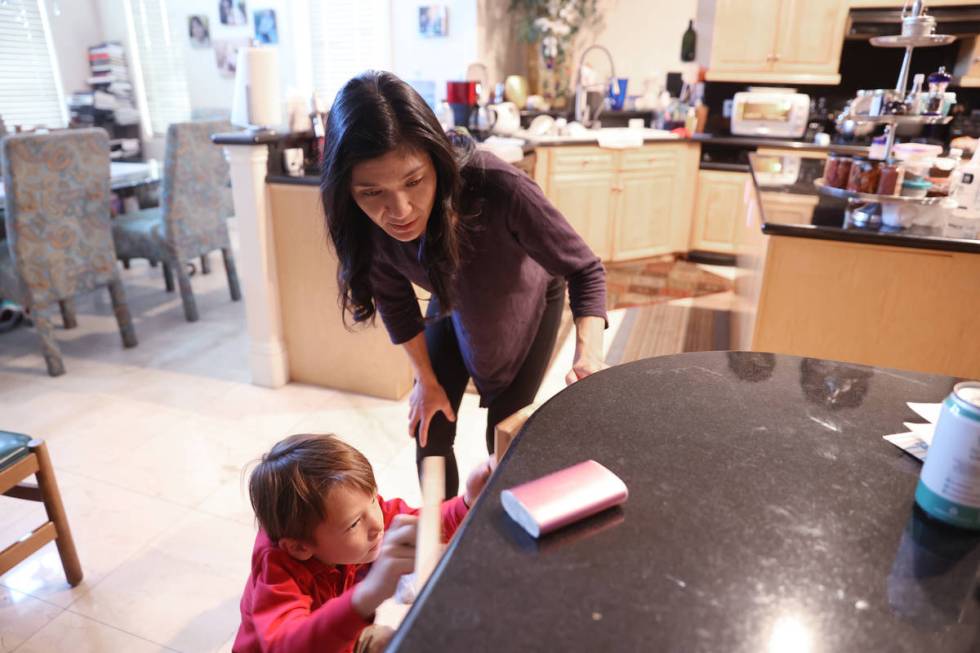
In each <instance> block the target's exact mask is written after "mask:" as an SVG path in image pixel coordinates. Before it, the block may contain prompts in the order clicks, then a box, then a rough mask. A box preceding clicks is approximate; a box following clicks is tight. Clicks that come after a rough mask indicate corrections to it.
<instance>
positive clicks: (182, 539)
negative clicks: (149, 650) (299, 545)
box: [71, 514, 255, 653]
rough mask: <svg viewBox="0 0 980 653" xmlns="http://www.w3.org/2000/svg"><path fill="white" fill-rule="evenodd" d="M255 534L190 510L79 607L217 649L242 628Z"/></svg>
mask: <svg viewBox="0 0 980 653" xmlns="http://www.w3.org/2000/svg"><path fill="white" fill-rule="evenodd" d="M254 539H255V535H254V530H253V529H252V528H249V527H246V526H242V525H240V524H237V523H235V522H230V521H228V520H221V519H217V518H215V517H211V516H209V515H203V514H193V515H190V516H188V517H187V518H185V519H183V520H181V521H180V522H179V523H178V524H177V525H176V526H175V527H174V528H173V529H171V530H170V531H168V532H167V533H165V534H163V535H162V536H160V537H159V538H158V539H157V540H155V541H154V542H153V543H152V544H150V545H149V546H147V547H145V548H144V549H142V550H141V551H140V552H139V553H137V554H136V555H135V556H133V557H131V558H130V559H129V560H127V561H126V562H124V563H123V564H122V565H120V566H119V567H118V568H117V569H116V570H115V571H113V572H112V573H111V574H110V575H109V576H108V577H107V578H106V579H105V580H103V581H102V582H101V583H99V585H98V586H96V587H95V588H93V589H92V591H90V592H89V593H87V594H85V595H84V596H82V597H81V598H79V600H78V601H76V602H75V604H74V605H72V608H71V609H72V610H73V611H74V612H77V613H79V614H82V615H85V616H87V617H90V618H92V619H95V620H98V621H100V622H102V623H107V624H111V625H113V626H115V627H117V628H120V629H122V630H125V631H126V632H130V633H134V634H136V635H138V636H140V637H143V638H145V639H148V640H151V641H154V642H160V643H162V644H165V645H166V646H168V647H170V648H173V649H175V650H178V651H185V652H187V653H196V652H199V651H200V652H208V653H210V652H212V651H215V650H217V649H218V648H219V647H220V646H222V645H223V644H224V642H225V641H226V640H227V639H228V637H230V636H231V635H232V634H233V633H234V632H235V629H236V628H237V627H238V624H239V621H240V613H239V608H238V603H239V600H240V598H241V592H242V589H243V587H244V586H245V581H246V578H247V577H248V569H249V558H250V554H251V548H252V545H253V543H254Z"/></svg>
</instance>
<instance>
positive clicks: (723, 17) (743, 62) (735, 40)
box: [709, 0, 780, 74]
mask: <svg viewBox="0 0 980 653" xmlns="http://www.w3.org/2000/svg"><path fill="white" fill-rule="evenodd" d="M779 5H780V0H718V4H717V5H716V6H715V22H714V30H713V35H712V39H711V63H710V66H709V70H710V72H711V73H712V74H715V73H744V72H759V71H768V70H769V68H770V65H771V63H772V57H773V50H774V46H775V35H776V32H777V31H778V20H779Z"/></svg>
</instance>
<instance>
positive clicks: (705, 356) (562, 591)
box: [388, 352, 980, 653]
mask: <svg viewBox="0 0 980 653" xmlns="http://www.w3.org/2000/svg"><path fill="white" fill-rule="evenodd" d="M953 381H954V380H953V379H951V378H949V377H944V376H934V375H926V374H917V373H903V372H898V371H896V370H889V369H876V368H869V367H863V366H855V365H848V364H843V363H837V362H834V361H827V360H818V359H811V358H798V357H795V356H780V355H773V354H762V353H753V352H702V353H696V354H680V355H677V356H663V357H658V358H651V359H646V360H642V361H638V362H635V363H630V364H627V365H620V366H617V367H614V368H611V369H608V370H604V371H602V372H599V373H597V374H594V375H592V376H590V377H588V378H586V379H583V380H582V381H579V382H578V383H575V384H574V385H572V386H570V387H568V388H567V389H565V390H564V391H562V392H561V393H559V394H558V395H556V396H555V397H554V398H553V399H552V400H551V401H549V402H548V403H546V404H545V405H544V406H542V407H541V408H539V409H538V410H537V411H536V412H535V413H534V414H533V415H532V416H531V418H530V419H529V420H528V422H527V424H526V425H525V427H524V429H523V430H522V431H521V433H520V435H518V437H517V439H516V440H515V441H514V442H513V443H512V444H511V447H510V448H509V449H508V451H507V454H506V456H505V457H504V459H503V460H502V461H501V463H500V465H499V466H498V468H497V470H496V472H495V473H494V475H493V476H492V477H491V479H490V482H489V483H488V485H487V487H486V488H485V489H484V490H483V493H482V494H481V495H480V498H479V499H478V500H477V502H476V503H475V505H474V506H473V509H472V510H471V513H470V514H469V515H468V516H467V519H466V521H465V522H464V524H463V526H462V527H461V529H460V530H459V532H457V534H456V536H455V538H454V540H453V541H452V543H451V544H450V545H449V550H448V552H447V553H446V555H445V556H444V558H443V559H442V561H441V562H440V564H439V565H438V566H437V568H436V570H435V572H434V573H433V576H432V577H431V579H430V580H429V582H428V583H427V585H426V586H425V588H424V589H423V590H422V593H421V595H420V596H419V598H418V599H417V600H416V602H415V604H414V605H413V606H412V609H411V611H410V612H409V613H408V615H407V616H406V618H405V620H404V622H403V623H402V626H401V628H400V629H399V631H398V632H397V634H396V635H395V639H394V640H393V642H392V644H391V646H390V647H389V649H388V650H389V651H397V652H399V653H407V652H410V651H411V652H414V651H467V652H469V653H477V652H482V651H488V652H489V651H494V652H496V651H515V652H516V651H589V652H593V651H610V652H611V651H687V652H691V653H695V652H698V651H731V652H736V653H737V652H741V651H746V652H747V651H777V652H784V651H785V652H789V651H792V652H797V651H872V650H874V651H909V652H912V651H915V652H920V651H944V652H948V653H966V652H967V651H975V650H977V649H976V646H977V644H978V643H980V631H978V629H977V623H978V619H980V600H978V599H980V596H978V595H977V594H976V591H977V578H976V571H977V565H978V562H980V534H978V533H970V532H969V531H958V530H956V529H954V528H952V527H948V526H944V525H942V524H939V523H935V522H933V521H931V520H929V519H928V518H927V517H925V516H924V515H923V514H922V513H921V512H920V511H919V510H917V509H915V508H914V506H913V493H914V490H915V485H916V482H917V479H918V474H919V470H920V469H921V464H920V463H919V462H918V461H917V460H916V459H914V458H912V457H911V456H909V455H908V454H906V453H904V452H903V451H901V450H900V449H898V448H896V447H894V446H893V445H892V444H890V443H888V442H886V441H885V440H883V439H882V437H881V436H882V435H884V434H886V433H895V432H897V431H899V430H901V429H902V422H903V421H904V420H914V419H916V415H915V413H913V412H912V411H911V410H910V409H909V408H908V407H907V406H906V405H905V402H906V401H922V402H936V401H940V400H941V399H942V398H943V397H944V396H945V395H946V394H947V393H948V392H949V390H950V388H951V387H952V384H953ZM587 459H594V460H596V461H597V462H599V463H600V464H602V465H605V466H606V467H608V468H609V469H610V470H611V471H613V472H614V473H615V474H617V475H618V476H619V477H620V478H622V480H623V481H624V482H625V484H626V486H627V488H628V489H629V493H630V494H629V499H628V500H627V502H626V503H625V504H624V505H623V506H622V507H621V508H614V509H611V510H608V511H606V512H604V513H601V514H599V515H596V516H594V517H592V518H589V519H586V520H583V521H581V522H579V523H578V524H575V525H572V526H569V527H567V528H565V529H563V530H560V531H557V532H555V533H553V534H551V535H547V536H544V537H542V538H540V539H538V540H535V539H533V538H531V537H530V536H529V535H528V534H527V533H525V532H524V531H523V530H522V529H521V528H520V527H519V526H518V525H517V524H516V523H515V522H513V521H511V520H510V518H509V517H507V515H506V514H505V513H504V510H503V507H502V505H501V502H500V494H501V491H502V490H504V489H506V488H510V487H513V486H514V485H517V484H520V483H523V482H526V481H529V480H532V479H535V478H538V477H540V476H542V475H544V474H548V473H550V472H553V471H556V470H558V469H562V468H564V467H567V466H569V465H573V464H575V463H578V462H581V461H583V460H587Z"/></svg>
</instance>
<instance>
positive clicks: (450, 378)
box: [415, 278, 565, 497]
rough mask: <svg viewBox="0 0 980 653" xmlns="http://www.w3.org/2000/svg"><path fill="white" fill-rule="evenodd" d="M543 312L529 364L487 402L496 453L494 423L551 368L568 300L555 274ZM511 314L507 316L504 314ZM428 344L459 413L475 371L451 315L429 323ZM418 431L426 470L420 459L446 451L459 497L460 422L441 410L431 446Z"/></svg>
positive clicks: (449, 487)
mask: <svg viewBox="0 0 980 653" xmlns="http://www.w3.org/2000/svg"><path fill="white" fill-rule="evenodd" d="M544 302H545V307H544V315H542V317H541V325H540V326H539V327H538V332H537V334H535V336H534V342H533V343H532V344H531V349H530V351H528V354H527V358H525V359H524V364H523V365H521V369H520V370H518V372H517V376H515V377H514V380H513V381H511V383H510V385H509V386H507V387H506V388H504V389H503V390H502V391H501V392H500V394H498V395H497V396H496V397H495V398H494V399H493V401H491V402H490V404H489V406H487V433H486V437H487V451H488V452H489V453H493V428H494V426H496V425H497V422H499V421H500V420H502V419H504V418H506V417H509V416H510V415H512V414H514V413H515V412H517V411H518V410H520V409H521V408H523V407H524V406H527V405H528V404H530V403H531V402H533V401H534V396H535V395H536V394H537V393H538V388H540V387H541V381H542V380H544V373H545V371H547V369H548V362H549V361H550V360H551V353H552V351H554V348H555V340H557V338H558V327H559V326H560V324H561V309H562V306H564V302H565V281H564V280H563V279H560V278H559V279H553V280H552V281H551V283H550V284H548V289H547V291H546V293H545V297H544ZM438 312H439V306H438V304H437V303H436V299H435V297H433V298H432V300H431V301H430V302H429V309H428V311H426V316H427V317H429V318H431V317H433V316H435V315H438ZM502 319H506V318H502ZM425 344H426V347H427V348H428V350H429V360H430V361H431V362H432V369H433V370H434V371H435V373H436V379H438V381H439V384H440V385H441V386H442V388H443V390H445V391H446V397H447V398H448V399H449V403H450V404H451V405H452V407H453V412H455V413H456V415H457V416H458V415H459V404H460V402H461V401H462V400H463V393H464V392H465V391H466V384H467V382H468V381H469V378H470V374H469V372H468V371H467V370H466V366H465V365H464V363H463V356H462V354H460V351H459V343H458V342H457V340H456V332H455V330H454V329H453V323H452V320H451V319H450V318H449V317H448V316H447V317H444V318H442V319H440V320H436V321H434V322H431V323H429V325H428V326H426V328H425ZM417 436H418V432H417V431H416V438H415V461H416V463H417V464H418V467H419V474H420V475H421V469H422V467H421V460H422V458H424V457H426V456H444V457H445V458H446V496H447V497H453V496H456V494H457V492H458V491H459V469H458V468H457V466H456V456H455V454H454V453H453V443H454V441H455V440H456V424H455V422H450V421H449V420H448V419H446V417H445V415H443V414H442V412H438V413H436V414H435V415H434V416H433V417H432V421H431V422H430V423H429V438H428V442H427V443H426V446H425V447H424V448H423V447H420V446H419V445H418V437H417Z"/></svg>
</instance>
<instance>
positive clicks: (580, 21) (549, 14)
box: [510, 0, 601, 109]
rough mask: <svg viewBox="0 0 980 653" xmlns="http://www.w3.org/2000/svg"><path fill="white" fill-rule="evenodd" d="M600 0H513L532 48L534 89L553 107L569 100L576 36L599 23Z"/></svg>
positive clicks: (522, 32)
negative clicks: (598, 6) (598, 5)
mask: <svg viewBox="0 0 980 653" xmlns="http://www.w3.org/2000/svg"><path fill="white" fill-rule="evenodd" d="M597 4H598V0H511V2H510V9H511V12H512V13H513V14H514V15H515V16H516V19H517V23H518V32H519V35H520V38H521V40H523V41H524V42H526V43H528V44H530V45H531V46H532V47H531V48H530V49H529V51H528V58H529V61H528V77H529V78H530V80H529V81H530V86H531V89H532V92H534V93H537V94H540V95H542V96H543V97H544V99H545V101H547V102H548V103H549V104H550V105H551V107H552V108H555V109H561V108H564V107H565V106H566V105H567V103H568V98H569V95H570V94H571V89H570V88H569V85H570V81H571V77H572V71H571V65H572V54H573V51H574V45H575V36H576V34H578V33H579V31H580V30H582V29H583V28H585V27H598V25H599V23H600V20H601V19H600V15H599V12H598V8H597Z"/></svg>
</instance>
